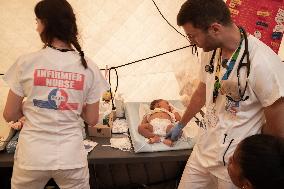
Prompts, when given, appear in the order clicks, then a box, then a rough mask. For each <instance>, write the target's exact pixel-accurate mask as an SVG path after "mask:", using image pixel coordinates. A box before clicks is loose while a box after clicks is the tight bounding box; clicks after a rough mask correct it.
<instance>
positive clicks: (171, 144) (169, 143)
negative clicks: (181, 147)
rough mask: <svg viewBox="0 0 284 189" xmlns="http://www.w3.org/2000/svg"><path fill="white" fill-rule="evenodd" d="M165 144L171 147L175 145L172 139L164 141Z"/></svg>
mask: <svg viewBox="0 0 284 189" xmlns="http://www.w3.org/2000/svg"><path fill="white" fill-rule="evenodd" d="M163 143H164V144H165V145H167V146H169V147H172V146H173V145H174V142H173V141H171V140H170V139H165V140H163Z"/></svg>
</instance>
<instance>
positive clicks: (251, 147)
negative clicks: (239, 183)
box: [238, 135, 284, 189]
mask: <svg viewBox="0 0 284 189" xmlns="http://www.w3.org/2000/svg"><path fill="white" fill-rule="evenodd" d="M239 152H240V153H239V156H238V157H239V163H240V167H241V172H242V175H243V177H245V178H247V179H248V180H249V181H250V182H251V184H252V185H253V187H254V188H255V189H265V188H266V189H267V188H279V187H280V186H281V187H283V186H284V139H283V138H280V137H274V136H270V135H253V136H250V137H248V138H246V139H244V140H243V141H242V142H241V143H240V145H239Z"/></svg>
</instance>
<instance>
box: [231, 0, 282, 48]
mask: <svg viewBox="0 0 284 189" xmlns="http://www.w3.org/2000/svg"><path fill="white" fill-rule="evenodd" d="M226 3H227V5H228V6H229V9H230V11H231V15H232V18H233V20H234V21H235V23H236V24H237V25H240V26H243V27H244V28H245V29H246V31H247V32H249V33H250V34H253V35H254V36H255V37H257V38H258V39H260V40H261V41H263V42H264V43H265V44H266V45H268V46H269V47H271V48H272V49H273V50H274V51H275V52H276V53H278V50H279V47H280V44H281V41H282V37H283V33H284V0H227V2H226Z"/></svg>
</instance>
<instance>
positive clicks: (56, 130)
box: [4, 47, 109, 170]
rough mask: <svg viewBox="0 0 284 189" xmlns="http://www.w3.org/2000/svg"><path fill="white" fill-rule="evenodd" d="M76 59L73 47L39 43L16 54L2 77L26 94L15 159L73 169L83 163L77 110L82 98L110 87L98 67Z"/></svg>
mask: <svg viewBox="0 0 284 189" xmlns="http://www.w3.org/2000/svg"><path fill="white" fill-rule="evenodd" d="M87 62H88V68H87V69H85V68H84V67H83V66H82V64H81V58H80V56H79V55H78V53H77V52H75V51H68V52H60V51H58V50H55V49H52V48H49V47H47V48H44V49H42V50H40V51H38V52H35V53H31V54H28V55H25V56H22V57H20V58H19V59H18V60H17V61H16V63H15V64H14V65H12V66H11V68H10V69H9V70H8V71H7V73H6V74H5V76H4V80H5V81H6V82H7V83H8V85H9V86H10V88H11V90H12V91H13V92H14V93H16V94H17V95H19V96H22V97H26V100H25V103H24V105H23V113H24V116H25V117H26V122H25V124H24V126H23V128H22V130H21V132H20V137H19V143H18V146H17V149H16V152H15V163H18V165H19V166H20V168H22V169H27V170H57V169H74V168H81V167H84V166H86V165H87V153H86V151H85V149H84V145H83V137H82V128H81V126H80V119H79V118H80V114H81V112H82V107H83V104H84V103H87V104H92V103H96V102H98V101H99V99H100V97H101V95H102V93H103V92H104V91H106V90H107V89H108V88H109V85H108V83H107V82H106V80H105V79H104V77H103V76H102V74H101V73H100V70H99V69H98V67H97V66H96V65H95V64H94V63H93V62H92V61H91V60H90V59H87Z"/></svg>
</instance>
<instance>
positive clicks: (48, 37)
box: [34, 0, 88, 69]
mask: <svg viewBox="0 0 284 189" xmlns="http://www.w3.org/2000/svg"><path fill="white" fill-rule="evenodd" d="M34 12H35V15H36V17H37V18H38V19H40V20H41V21H42V22H43V24H44V29H43V31H42V33H41V34H40V37H41V40H42V42H43V43H44V44H45V46H47V45H50V44H52V41H53V40H54V39H55V38H57V39H59V40H61V41H63V42H65V43H67V44H68V45H71V44H72V45H73V46H74V47H75V48H76V50H77V51H78V52H79V54H80V56H81V61H82V65H83V66H84V68H85V69H86V68H88V65H87V61H86V59H85V56H84V52H83V50H82V48H81V46H80V44H79V42H78V39H77V35H78V29H77V24H76V17H75V14H74V12H73V9H72V7H71V5H70V4H69V3H68V2H67V1H66V0H41V1H40V2H38V3H37V4H36V6H35V9H34Z"/></svg>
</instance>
